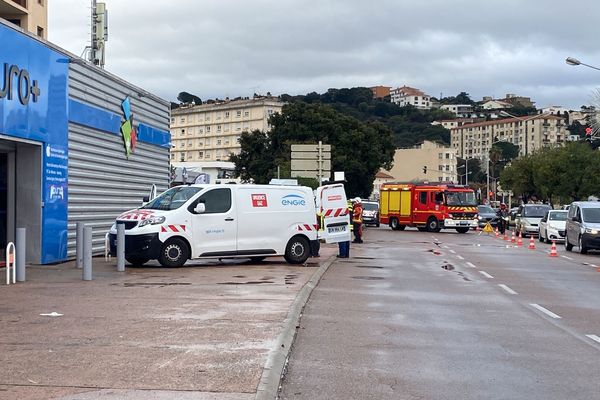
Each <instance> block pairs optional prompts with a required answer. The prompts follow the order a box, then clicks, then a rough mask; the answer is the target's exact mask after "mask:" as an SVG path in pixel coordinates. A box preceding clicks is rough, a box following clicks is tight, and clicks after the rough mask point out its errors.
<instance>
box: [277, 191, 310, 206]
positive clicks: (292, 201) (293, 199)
mask: <svg viewBox="0 0 600 400" xmlns="http://www.w3.org/2000/svg"><path fill="white" fill-rule="evenodd" d="M281 204H282V205H284V206H305V205H306V200H304V197H302V196H300V195H297V194H288V195H287V196H285V197H284V198H283V199H281Z"/></svg>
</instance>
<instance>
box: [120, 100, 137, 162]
mask: <svg viewBox="0 0 600 400" xmlns="http://www.w3.org/2000/svg"><path fill="white" fill-rule="evenodd" d="M121 109H123V116H125V121H123V123H122V124H121V134H122V135H123V144H125V154H126V155H127V158H129V155H130V154H131V153H133V152H134V150H135V146H136V144H137V129H136V128H135V126H134V125H133V113H132V112H131V102H130V101H129V96H128V97H126V98H125V100H123V102H122V103H121Z"/></svg>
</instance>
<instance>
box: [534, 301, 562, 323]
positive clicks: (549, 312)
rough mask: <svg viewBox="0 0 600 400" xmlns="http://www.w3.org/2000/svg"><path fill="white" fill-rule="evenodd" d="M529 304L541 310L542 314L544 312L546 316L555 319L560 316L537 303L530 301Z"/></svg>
mask: <svg viewBox="0 0 600 400" xmlns="http://www.w3.org/2000/svg"><path fill="white" fill-rule="evenodd" d="M530 306H531V307H533V308H535V309H537V310H539V311H541V312H543V313H544V314H546V315H547V316H549V317H551V318H555V319H560V318H562V317H561V316H560V315H557V314H554V313H553V312H552V311H550V310H548V309H546V308H544V307H542V306H540V305H539V304H535V303H532V304H530Z"/></svg>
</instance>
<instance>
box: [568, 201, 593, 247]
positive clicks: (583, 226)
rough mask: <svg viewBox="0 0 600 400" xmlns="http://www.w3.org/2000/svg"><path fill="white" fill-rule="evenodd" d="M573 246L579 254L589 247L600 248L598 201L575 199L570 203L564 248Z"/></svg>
mask: <svg viewBox="0 0 600 400" xmlns="http://www.w3.org/2000/svg"><path fill="white" fill-rule="evenodd" d="M573 246H577V247H578V248H579V252H580V253H581V254H585V253H587V251H588V250H590V249H596V250H600V202H598V201H576V202H574V203H572V204H571V207H570V208H569V214H568V215H567V223H566V236H565V248H566V249H567V251H571V250H572V249H573Z"/></svg>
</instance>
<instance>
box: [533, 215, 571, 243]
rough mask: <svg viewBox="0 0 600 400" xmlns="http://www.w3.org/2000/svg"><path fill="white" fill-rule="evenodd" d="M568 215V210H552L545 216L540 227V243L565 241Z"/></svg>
mask: <svg viewBox="0 0 600 400" xmlns="http://www.w3.org/2000/svg"><path fill="white" fill-rule="evenodd" d="M568 213H569V212H568V211H567V210H550V211H548V212H547V213H546V215H544V218H542V219H541V220H540V225H539V227H538V239H539V240H540V242H542V243H543V242H545V241H547V242H551V241H556V242H562V241H563V240H565V225H566V223H567V214H568Z"/></svg>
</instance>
